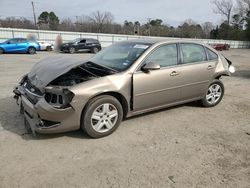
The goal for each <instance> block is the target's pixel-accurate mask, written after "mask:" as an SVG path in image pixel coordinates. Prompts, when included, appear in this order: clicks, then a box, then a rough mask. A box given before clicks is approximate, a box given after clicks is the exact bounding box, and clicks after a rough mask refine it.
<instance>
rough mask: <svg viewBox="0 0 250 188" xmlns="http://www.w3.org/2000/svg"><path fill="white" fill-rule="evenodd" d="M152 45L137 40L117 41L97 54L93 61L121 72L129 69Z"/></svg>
mask: <svg viewBox="0 0 250 188" xmlns="http://www.w3.org/2000/svg"><path fill="white" fill-rule="evenodd" d="M150 45H151V44H146V43H135V42H122V43H117V44H114V45H112V46H110V47H108V48H106V49H105V50H103V51H101V52H99V53H98V54H96V55H95V56H94V57H93V58H92V59H91V61H93V62H94V63H96V64H99V65H102V66H105V67H109V68H111V69H114V70H116V71H119V72H121V71H124V70H126V69H128V68H129V67H130V66H131V65H132V64H133V63H134V62H135V60H137V59H138V58H139V57H140V56H141V54H142V53H143V52H145V51H146V50H147V49H148V48H149V46H150Z"/></svg>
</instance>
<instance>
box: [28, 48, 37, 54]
mask: <svg viewBox="0 0 250 188" xmlns="http://www.w3.org/2000/svg"><path fill="white" fill-rule="evenodd" d="M28 53H29V54H35V53H36V49H35V48H34V47H29V49H28Z"/></svg>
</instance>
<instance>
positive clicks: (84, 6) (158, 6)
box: [0, 0, 222, 26]
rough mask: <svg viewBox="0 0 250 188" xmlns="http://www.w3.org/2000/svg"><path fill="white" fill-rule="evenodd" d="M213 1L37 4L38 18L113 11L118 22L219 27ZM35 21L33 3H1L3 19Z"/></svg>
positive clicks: (55, 0) (44, 0) (45, 0)
mask: <svg viewBox="0 0 250 188" xmlns="http://www.w3.org/2000/svg"><path fill="white" fill-rule="evenodd" d="M211 1H212V0H73V1H72V0H71V1H70V0H61V1H60V0H34V1H33V2H34V5H35V12H36V15H37V17H38V16H39V14H40V13H41V12H43V11H54V12H55V14H56V15H57V16H58V17H59V19H64V18H70V19H73V20H75V19H76V16H81V15H89V14H91V13H92V12H95V11H97V10H99V11H110V12H111V13H112V14H113V15H114V18H115V20H114V21H115V22H117V23H123V22H124V20H128V21H133V22H134V21H139V22H140V23H146V22H147V20H148V19H149V18H150V19H162V20H163V22H164V23H165V24H169V25H172V26H178V25H179V24H182V23H183V22H184V21H185V20H187V19H193V20H194V21H196V22H198V23H203V22H206V21H210V22H213V23H214V24H219V23H220V22H221V20H222V19H221V16H220V15H217V14H215V13H214V12H213V5H212V3H211ZM10 16H14V17H25V18H27V19H33V14H32V6H31V0H0V18H5V17H10Z"/></svg>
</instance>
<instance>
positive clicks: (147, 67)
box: [141, 62, 161, 72]
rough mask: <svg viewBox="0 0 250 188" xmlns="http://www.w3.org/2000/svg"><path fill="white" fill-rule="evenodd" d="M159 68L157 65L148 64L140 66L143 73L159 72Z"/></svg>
mask: <svg viewBox="0 0 250 188" xmlns="http://www.w3.org/2000/svg"><path fill="white" fill-rule="evenodd" d="M160 68H161V66H160V65H159V64H158V63H154V62H149V63H147V64H145V65H143V66H142V68H141V70H142V71H144V72H149V71H151V70H159V69H160Z"/></svg>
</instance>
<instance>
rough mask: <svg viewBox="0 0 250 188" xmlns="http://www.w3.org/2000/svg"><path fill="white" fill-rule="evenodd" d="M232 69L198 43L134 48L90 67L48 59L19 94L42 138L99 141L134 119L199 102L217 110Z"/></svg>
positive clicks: (119, 48) (121, 48)
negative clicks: (81, 134) (83, 136)
mask: <svg viewBox="0 0 250 188" xmlns="http://www.w3.org/2000/svg"><path fill="white" fill-rule="evenodd" d="M231 64H232V63H231V62H230V61H229V60H227V59H226V58H224V57H223V56H222V55H221V54H219V53H218V52H217V51H215V50H214V49H212V48H211V47H209V46H207V45H204V44H200V43H196V42H191V41H182V40H180V41H176V40H144V39H141V40H132V41H125V42H119V43H116V44H114V45H112V46H110V47H108V48H106V49H105V50H103V51H101V52H99V53H98V54H97V55H95V56H94V57H93V58H91V59H89V60H87V61H79V60H74V59H70V58H65V57H54V58H47V59H44V60H42V61H41V62H39V63H37V64H35V65H34V66H33V68H32V69H31V71H30V72H29V73H28V74H27V75H25V76H24V77H23V79H22V81H21V82H20V83H19V86H18V87H17V88H16V89H15V90H14V93H15V98H17V100H18V99H21V100H20V101H19V103H20V111H21V112H22V113H24V117H25V124H26V126H27V127H29V128H30V129H31V130H32V132H33V133H34V134H35V133H59V132H66V131H73V130H77V129H82V130H83V131H85V132H86V133H87V134H88V135H89V136H90V137H94V138H98V137H103V136H107V135H109V134H111V133H112V132H113V131H115V130H116V128H117V127H118V126H119V124H120V123H121V121H122V119H124V118H126V117H130V116H134V115H138V114H142V113H145V112H149V111H153V110H157V109H161V108H166V107H169V106H175V105H179V104H183V103H187V102H191V101H196V100H199V101H201V104H202V105H203V106H205V107H213V106H215V105H217V104H218V103H219V102H220V101H221V99H222V97H223V94H224V85H223V83H222V82H221V81H220V80H219V79H220V77H221V76H229V75H230V74H231V73H233V72H234V71H235V70H234V67H233V66H232V65H231Z"/></svg>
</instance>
